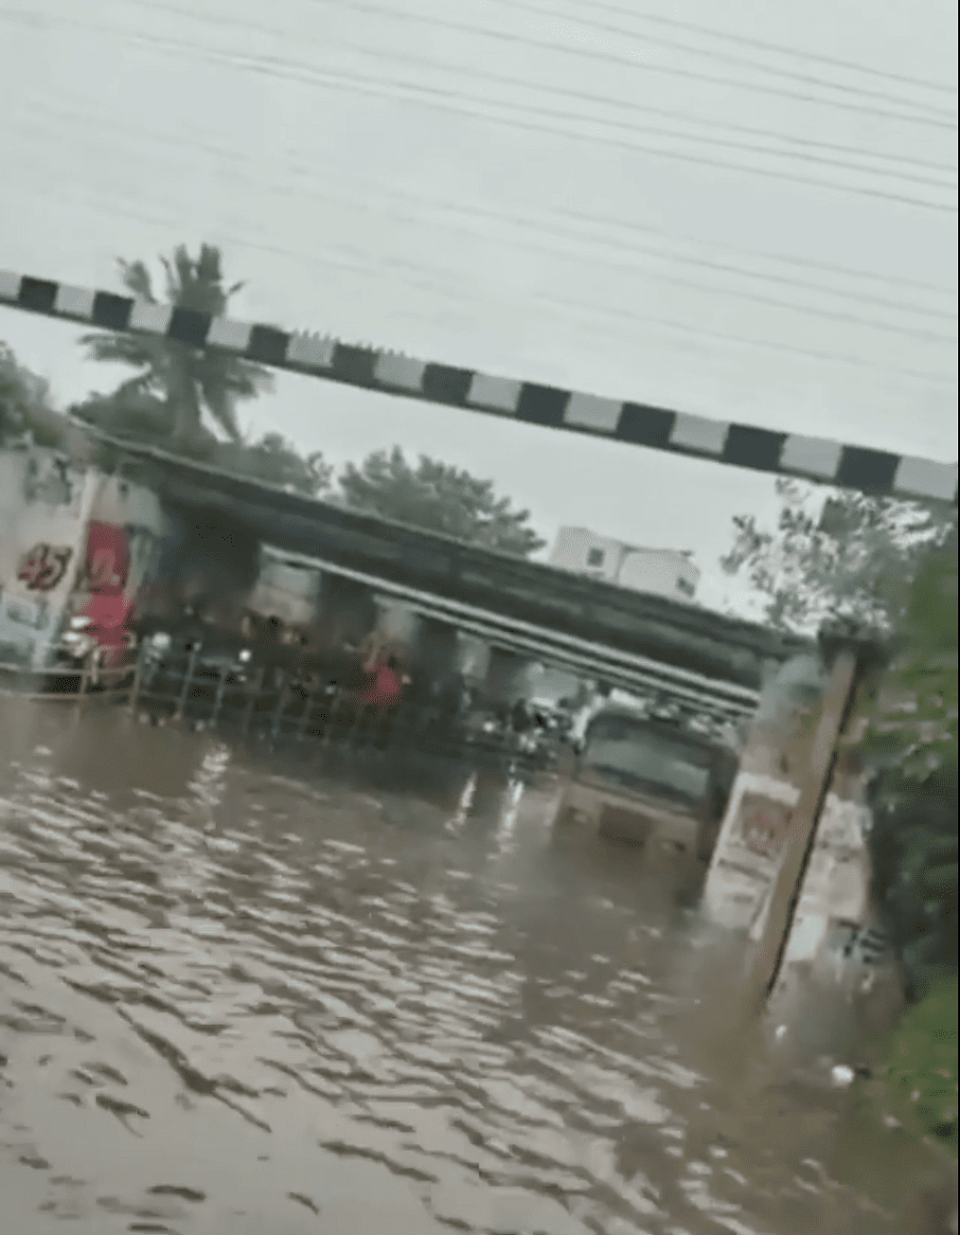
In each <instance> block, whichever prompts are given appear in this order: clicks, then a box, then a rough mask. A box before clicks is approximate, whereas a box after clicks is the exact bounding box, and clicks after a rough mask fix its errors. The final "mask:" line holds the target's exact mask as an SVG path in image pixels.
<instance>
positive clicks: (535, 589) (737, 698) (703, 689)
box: [111, 441, 808, 720]
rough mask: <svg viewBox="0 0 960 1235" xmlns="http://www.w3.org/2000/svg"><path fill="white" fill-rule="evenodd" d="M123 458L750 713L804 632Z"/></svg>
mask: <svg viewBox="0 0 960 1235" xmlns="http://www.w3.org/2000/svg"><path fill="white" fill-rule="evenodd" d="M111 445H112V446H113V447H114V448H116V449H118V450H119V452H120V454H119V466H120V467H122V469H123V471H124V472H125V474H129V475H131V477H134V476H135V477H136V478H137V479H138V480H140V481H141V482H142V483H146V484H148V485H149V486H150V487H151V488H153V489H155V490H156V491H157V492H158V494H159V496H160V498H161V501H162V502H163V504H164V506H165V507H167V508H168V509H170V510H172V511H177V512H178V513H179V515H180V517H181V518H184V519H186V520H188V521H189V520H197V521H204V520H211V519H215V520H217V521H218V522H219V523H221V524H222V523H227V524H229V525H232V526H236V527H237V529H238V531H239V530H241V529H242V530H243V531H244V532H245V533H246V535H248V536H252V537H254V538H256V539H257V540H258V541H259V542H260V543H262V544H264V545H268V546H271V547H273V548H274V549H277V550H280V551H282V552H284V553H286V554H289V555H290V557H291V561H292V562H296V563H298V564H300V565H303V566H304V567H312V568H314V569H319V570H320V571H321V572H322V573H323V574H324V575H326V576H336V577H338V578H340V579H342V580H350V581H352V583H353V584H354V585H359V586H360V587H365V588H369V590H370V591H371V592H372V593H375V594H377V595H379V596H385V597H389V598H393V599H395V600H397V601H400V602H402V603H403V604H404V605H406V606H407V607H408V608H410V609H413V610H414V611H415V612H416V613H417V614H419V615H420V616H421V617H422V618H425V619H430V620H431V621H432V622H433V623H439V624H442V625H446V626H448V627H451V628H454V629H456V630H460V631H462V632H464V633H466V634H469V635H473V636H475V637H478V638H481V639H483V640H485V641H487V642H488V643H489V644H490V645H491V646H493V647H495V648H498V649H502V650H504V651H508V652H513V653H516V654H517V655H518V656H523V657H526V658H528V659H537V660H539V661H541V662H544V663H550V664H554V665H557V666H560V667H563V668H565V669H568V670H571V671H573V672H575V673H579V674H581V675H583V676H585V677H591V678H594V679H600V680H602V681H604V682H605V683H607V684H608V685H610V686H612V687H619V688H622V689H625V690H630V691H639V692H641V693H644V694H651V693H652V694H656V695H660V696H664V695H665V696H668V697H669V698H670V699H671V700H672V701H674V702H675V703H676V704H678V705H679V706H681V707H684V708H689V709H691V710H693V711H701V712H704V713H707V714H710V715H713V716H714V717H715V718H717V719H722V720H731V719H732V720H741V719H745V718H746V717H748V716H750V715H751V714H752V713H753V712H754V710H755V708H756V705H757V702H758V699H759V693H760V690H761V688H762V686H763V684H764V682H765V681H766V680H768V678H769V675H770V673H771V672H773V671H775V670H776V669H777V668H778V667H779V666H780V665H782V664H783V662H784V661H786V660H788V659H790V658H792V657H793V656H795V655H798V654H802V653H803V652H804V651H806V650H808V644H807V643H806V642H805V641H803V640H801V639H798V638H795V637H788V636H784V635H782V634H780V633H778V632H776V631H773V630H771V629H769V628H766V627H764V626H760V625H758V624H756V623H751V622H747V621H743V620H740V619H737V618H732V617H728V616H725V615H721V614H718V613H714V612H711V611H709V610H706V609H702V608H700V607H699V606H697V605H695V604H686V603H682V602H678V601H673V600H669V599H666V598H662V597H659V596H653V595H647V594H643V593H638V592H633V591H628V590H626V589H623V588H619V587H617V586H615V585H612V584H608V583H605V582H603V581H600V580H597V579H593V578H589V577H585V576H581V575H578V574H575V573H573V572H570V571H566V570H563V569H560V568H557V567H554V566H548V565H546V564H543V563H539V562H530V561H526V560H523V559H519V558H514V557H510V556H508V555H505V554H502V553H498V552H496V551H493V550H489V549H486V548H482V547H478V546H476V545H469V544H464V543H462V542H459V541H456V540H454V539H452V538H450V537H446V536H443V535H440V534H436V533H432V532H428V531H424V530H422V529H419V528H413V527H409V526H406V525H401V524H397V523H393V522H390V521H388V520H385V519H382V518H379V517H377V516H374V515H370V514H365V513H361V512H358V511H353V510H348V509H344V508H343V507H340V506H336V505H332V504H330V503H327V502H323V501H319V500H316V499H312V498H308V497H305V496H303V495H300V494H296V493H291V492H289V491H287V490H284V489H280V488H277V487H274V486H270V485H268V484H264V483H262V482H259V481H256V480H253V479H249V478H246V477H241V476H236V475H232V474H228V473H226V472H223V471H220V470H218V469H213V468H210V467H207V466H204V465H202V464H199V463H196V462H194V461H191V460H187V459H184V458H182V457H177V456H173V455H170V454H167V453H165V452H162V451H158V450H155V449H152V448H149V447H141V446H137V445H134V444H130V443H126V442H124V443H120V442H117V441H113V442H112V443H111Z"/></svg>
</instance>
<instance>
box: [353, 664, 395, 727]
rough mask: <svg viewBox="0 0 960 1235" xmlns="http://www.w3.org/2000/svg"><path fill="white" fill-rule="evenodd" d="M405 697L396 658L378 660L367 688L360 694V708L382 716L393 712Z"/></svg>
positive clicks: (371, 672)
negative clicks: (372, 710) (370, 709)
mask: <svg viewBox="0 0 960 1235" xmlns="http://www.w3.org/2000/svg"><path fill="white" fill-rule="evenodd" d="M402 695H403V678H402V677H401V675H400V666H399V664H398V663H397V658H396V657H395V656H387V657H386V658H385V659H384V658H380V659H378V660H376V661H375V662H374V664H373V667H372V669H371V671H370V677H369V680H368V681H367V684H366V686H365V687H364V689H363V690H362V691H361V693H360V706H361V707H362V708H372V709H374V710H375V711H377V712H378V713H380V714H383V713H384V712H391V711H393V709H394V708H395V707H397V706H398V704H399V703H400V699H401V697H402Z"/></svg>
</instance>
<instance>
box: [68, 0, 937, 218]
mask: <svg viewBox="0 0 960 1235" xmlns="http://www.w3.org/2000/svg"><path fill="white" fill-rule="evenodd" d="M139 2H141V3H143V2H144V0H139ZM322 2H325V0H322ZM76 24H81V23H76ZM88 28H89V27H88ZM100 29H102V30H104V31H107V30H108V28H106V27H100ZM108 32H109V33H117V31H116V29H114V28H109V31H108ZM120 33H122V35H123V37H125V38H126V39H127V40H129V41H131V42H134V43H141V44H144V45H146V46H148V47H150V48H151V49H152V50H154V51H159V52H161V53H163V52H166V53H168V54H175V55H177V56H178V57H182V56H184V55H187V56H192V57H194V58H199V59H207V60H212V61H214V62H220V63H222V62H224V61H226V62H228V63H229V64H230V65H232V66H234V67H238V68H244V69H247V70H249V71H252V72H255V73H260V74H261V75H265V76H269V77H278V78H280V79H281V80H287V81H294V80H301V81H304V82H306V83H309V84H311V85H314V86H319V87H320V88H325V87H326V88H331V87H334V88H335V87H338V86H339V87H343V88H346V89H350V90H353V91H356V92H358V93H366V94H372V95H374V96H376V97H380V98H383V97H386V98H395V99H399V100H401V101H403V102H407V103H413V104H414V105H416V106H421V107H427V108H433V109H440V110H443V111H447V112H450V113H453V114H458V115H464V116H467V117H469V118H470V119H475V120H487V121H490V122H492V123H495V124H501V125H504V126H506V127H508V128H513V129H516V130H520V131H528V132H535V133H548V134H551V135H553V136H558V137H565V138H568V139H571V140H575V141H579V142H586V143H588V144H590V145H591V146H596V145H597V143H602V144H603V145H607V146H611V147H613V148H617V149H622V150H630V151H632V152H634V153H638V154H646V155H649V156H651V157H655V158H666V159H673V160H675V161H679V162H684V163H692V164H694V165H695V166H700V167H716V168H719V169H721V170H723V171H728V172H731V171H732V172H742V173H748V174H753V175H757V176H761V177H764V178H768V179H773V180H779V181H783V182H784V183H794V184H801V185H804V186H807V187H816V188H826V189H830V190H832V191H834V192H842V193H850V194H853V195H855V196H861V197H869V198H875V199H877V200H882V201H890V202H895V203H899V204H902V205H909V206H917V207H920V208H921V209H926V210H933V211H937V212H945V213H955V212H956V207H955V206H951V205H948V204H945V203H941V202H933V201H930V200H927V199H924V198H918V197H910V196H907V195H906V194H899V193H891V192H889V191H886V190H880V189H869V188H863V187H858V186H855V185H845V184H842V183H839V182H837V181H831V180H823V179H814V178H811V177H804V176H799V175H795V174H792V173H789V172H784V171H770V170H768V169H764V168H759V167H751V166H749V165H747V164H743V163H730V162H724V161H722V160H719V159H710V158H703V157H699V156H695V155H691V154H685V153H682V152H680V151H675V150H663V149H660V148H656V147H652V146H645V145H641V144H639V143H637V142H627V141H622V140H617V139H615V138H611V137H607V136H603V135H600V136H597V135H593V136H591V135H587V134H582V133H577V132H573V131H571V130H569V129H558V128H556V127H549V126H545V125H542V124H535V123H532V122H530V121H525V120H520V119H517V118H516V116H515V114H513V115H509V116H502V115H495V114H492V113H489V112H478V111H476V110H474V109H470V108H467V107H463V106H461V105H458V100H460V99H461V98H462V97H463V96H461V95H457V94H456V93H454V92H451V91H447V90H442V89H440V88H438V87H429V86H412V85H410V84H409V83H407V82H391V83H387V84H389V85H390V86H392V87H393V88H394V89H393V91H392V92H391V91H385V90H384V88H383V86H384V81H383V79H382V78H381V77H377V78H365V77H362V76H359V75H356V74H355V75H352V76H345V75H342V74H334V73H331V72H329V71H327V70H318V69H313V68H312V67H310V66H300V65H297V66H294V65H293V62H290V61H285V62H284V61H280V60H279V59H278V58H277V57H266V58H263V57H261V58H255V57H252V56H249V55H245V56H242V57H241V56H237V55H234V54H230V53H227V52H220V51H217V50H215V49H211V48H203V49H201V48H198V47H197V46H196V45H195V44H191V43H182V42H178V41H176V40H170V39H164V40H161V39H158V38H155V37H148V36H144V35H140V34H137V33H134V32H130V31H125V32H120ZM397 88H399V89H400V90H403V91H406V92H407V93H406V94H400V95H398V94H397V93H396V89H397ZM420 96H423V97H420ZM436 100H445V101H440V102H437V101H436ZM467 101H468V102H477V103H480V104H481V105H483V104H487V105H489V102H488V100H484V99H468V100H467ZM494 105H495V106H500V107H508V108H510V109H511V111H512V112H514V113H515V111H516V107H515V105H512V104H509V103H506V102H504V103H496V104H494ZM526 110H527V111H528V112H531V113H536V114H541V115H545V116H548V117H553V118H559V119H571V118H572V119H574V120H576V121H577V122H579V123H600V124H603V123H606V124H607V125H608V126H612V125H613V124H614V122H610V121H607V122H596V121H586V122H585V121H584V119H583V117H582V116H580V115H577V114H576V113H569V112H559V111H556V110H555V109H550V108H533V107H530V106H529V105H528V106H527V108H526ZM617 127H632V126H623V125H622V124H621V125H618V126H617ZM664 136H667V137H674V138H675V137H677V136H678V134H675V133H664ZM689 140H694V141H701V142H702V141H707V140H709V139H705V138H690V139H689ZM784 157H788V156H784ZM873 174H881V175H882V174H883V173H877V172H874V173H873Z"/></svg>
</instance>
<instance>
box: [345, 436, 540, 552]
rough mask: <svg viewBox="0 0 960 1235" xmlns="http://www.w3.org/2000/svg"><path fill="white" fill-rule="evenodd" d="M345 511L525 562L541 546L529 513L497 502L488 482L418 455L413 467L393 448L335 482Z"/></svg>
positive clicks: (506, 502)
mask: <svg viewBox="0 0 960 1235" xmlns="http://www.w3.org/2000/svg"><path fill="white" fill-rule="evenodd" d="M339 484H340V491H341V493H342V495H343V499H344V501H345V502H346V504H347V505H348V506H352V507H353V508H354V509H356V510H366V511H370V512H371V513H373V514H377V515H380V516H381V517H383V518H385V519H393V520H395V521H396V522H398V523H408V524H413V525H414V526H416V527H422V528H426V529H428V530H430V531H434V532H442V533H443V534H444V535H446V536H453V537H455V538H456V539H457V540H463V541H467V542H469V543H471V544H477V545H484V546H486V547H487V548H490V549H498V550H500V551H501V552H502V553H510V554H514V555H516V556H517V557H529V555H530V554H531V553H535V552H536V551H537V550H538V549H541V548H542V547H543V545H544V543H545V542H544V541H543V540H541V539H540V537H539V536H538V535H537V534H536V532H535V531H534V530H533V529H532V528H531V527H530V526H529V521H530V512H529V511H527V510H514V509H513V508H512V505H511V502H510V499H509V498H501V497H497V495H496V494H495V493H494V489H493V482H492V481H490V480H478V479H477V478H476V477H474V476H471V475H470V473H469V472H466V471H463V470H461V469H459V468H456V467H453V466H451V465H450V464H446V463H439V462H438V461H437V460H435V459H430V458H427V456H426V455H421V456H420V458H419V461H418V463H417V465H416V466H415V467H414V466H412V465H411V464H410V463H408V462H407V460H406V458H405V457H404V454H403V451H402V450H401V449H400V447H399V446H394V448H393V449H392V450H391V451H390V452H389V453H388V452H387V451H385V450H377V451H374V452H373V453H372V454H370V455H368V456H367V458H366V459H364V461H363V463H362V464H361V465H360V467H359V468H357V467H355V466H354V465H353V464H352V463H348V464H347V466H346V468H345V469H344V471H343V473H342V474H341V476H340V478H339Z"/></svg>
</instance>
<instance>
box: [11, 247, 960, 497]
mask: <svg viewBox="0 0 960 1235" xmlns="http://www.w3.org/2000/svg"><path fill="white" fill-rule="evenodd" d="M0 304H6V305H10V306H12V307H13V308H19V309H24V310H26V311H28V312H31V313H42V314H46V315H47V316H49V317H58V318H64V319H66V320H68V321H77V322H84V323H87V324H89V325H91V326H95V327H99V328H100V329H103V330H114V331H120V332H130V333H136V334H145V335H160V336H162V337H164V338H167V339H173V340H176V341H178V342H180V343H185V344H187V345H189V346H191V347H202V348H212V349H216V350H217V351H220V352H224V353H227V354H230V355H234V356H238V357H243V358H244V359H247V360H252V361H256V362H257V363H259V364H263V365H270V366H272V367H274V368H278V369H289V370H291V371H292V372H295V373H303V374H307V375H309V376H311V377H321V378H326V379H327V380H328V381H334V382H343V383H345V384H347V385H350V386H360V387H363V388H365V389H368V390H377V391H382V392H383V393H384V394H392V395H402V396H405V397H407V398H412V399H420V400H422V401H424V402H429V403H440V404H443V405H445V406H447V407H457V408H462V409H464V410H467V411H473V412H486V413H489V414H492V415H497V416H505V417H510V418H512V419H514V420H519V421H522V422H524V423H526V424H534V425H542V426H544V427H546V428H551V429H568V430H571V431H573V432H575V433H586V434H591V435H593V436H596V437H606V438H611V439H612V440H614V441H617V442H625V443H630V444H631V445H635V446H646V447H648V448H650V449H653V450H665V451H669V452H670V453H673V454H681V455H690V456H694V457H697V458H701V459H712V460H714V461H715V462H717V463H726V464H730V465H731V466H733V467H743V468H749V469H751V470H753V471H759V472H770V473H774V474H777V475H783V476H797V477H801V478H803V479H806V480H812V481H816V482H819V483H822V484H831V485H837V486H838V487H840V488H846V489H856V490H859V491H860V492H863V493H869V494H874V495H889V496H894V497H902V498H919V499H923V500H927V501H941V502H949V503H952V504H953V505H954V506H955V505H956V504H957V465H956V464H946V463H936V462H934V461H932V460H930V459H917V458H912V457H910V456H908V455H899V454H891V453H889V452H887V451H882V450H870V449H868V448H866V447H863V446H844V445H842V444H841V443H840V442H833V441H829V440H827V439H824V438H815V437H806V436H804V435H803V434H799V433H777V432H774V431H772V430H770V429H758V428H755V427H752V426H750V425H738V424H731V423H729V422H727V421H720V420H708V419H707V418H706V417H703V416H694V415H691V414H689V413H687V412H675V411H670V410H668V409H666V408H662V407H650V406H649V405H648V404H644V403H626V402H620V401H618V400H616V399H601V398H598V397H596V396H595V395H587V394H581V393H579V392H577V391H574V390H561V389H559V388H557V387H554V386H542V385H537V384H535V383H533V382H522V381H515V380H513V379H511V378H505V377H491V376H489V375H487V374H485V373H478V372H475V371H474V370H473V369H459V368H453V367H452V366H450V365H444V364H436V363H431V362H428V361H423V360H414V359H412V358H410V357H408V356H403V355H398V354H397V353H395V352H390V351H379V350H378V349H376V348H369V347H355V346H351V345H349V344H345V343H340V342H338V341H337V340H336V339H331V338H318V337H317V336H315V335H309V334H295V333H291V334H288V333H286V332H285V331H282V330H277V329H276V328H274V327H272V326H259V325H255V324H251V323H249V322H239V321H233V320H231V319H229V318H224V317H211V316H210V315H209V314H207V313H197V312H194V311H193V310H190V309H178V308H173V307H171V306H170V305H160V304H151V303H148V302H146V301H142V300H136V299H133V298H131V297H128V296H118V295H116V294H115V293H113V292H98V291H93V290H91V289H88V288H83V287H71V286H69V285H67V284H64V283H54V282H50V281H48V280H45V279H34V278H30V277H29V276H26V275H19V274H13V273H10V272H6V271H0Z"/></svg>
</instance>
